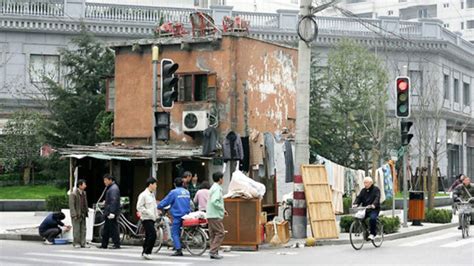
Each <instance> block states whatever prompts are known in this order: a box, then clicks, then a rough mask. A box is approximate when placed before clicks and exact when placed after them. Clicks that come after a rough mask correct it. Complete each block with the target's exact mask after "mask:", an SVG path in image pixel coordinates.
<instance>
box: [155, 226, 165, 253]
mask: <svg viewBox="0 0 474 266" xmlns="http://www.w3.org/2000/svg"><path fill="white" fill-rule="evenodd" d="M155 229H156V241H155V246H154V247H153V250H155V253H158V252H159V251H160V249H161V247H162V246H163V228H161V226H158V227H156V228H155Z"/></svg>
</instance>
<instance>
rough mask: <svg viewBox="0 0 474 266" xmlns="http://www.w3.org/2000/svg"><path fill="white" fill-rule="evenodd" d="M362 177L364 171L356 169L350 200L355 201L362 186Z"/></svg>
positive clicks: (363, 176)
mask: <svg viewBox="0 0 474 266" xmlns="http://www.w3.org/2000/svg"><path fill="white" fill-rule="evenodd" d="M364 178H365V171H364V170H357V171H356V178H355V182H354V191H353V192H352V202H354V201H355V199H356V197H357V195H359V192H360V191H361V190H362V188H363V187H364Z"/></svg>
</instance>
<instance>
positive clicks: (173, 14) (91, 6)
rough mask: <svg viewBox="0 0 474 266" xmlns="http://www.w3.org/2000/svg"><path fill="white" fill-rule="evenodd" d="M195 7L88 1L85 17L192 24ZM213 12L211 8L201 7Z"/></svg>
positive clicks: (205, 10)
mask: <svg viewBox="0 0 474 266" xmlns="http://www.w3.org/2000/svg"><path fill="white" fill-rule="evenodd" d="M196 11H197V9H193V8H172V7H150V6H130V5H116V4H98V3H86V10H85V17H86V18H89V19H96V20H113V21H133V22H145V23H147V22H151V23H158V22H160V20H162V21H173V22H181V23H183V24H190V23H191V22H190V20H189V15H190V14H191V13H192V12H196ZM199 11H201V12H204V13H211V10H210V9H199Z"/></svg>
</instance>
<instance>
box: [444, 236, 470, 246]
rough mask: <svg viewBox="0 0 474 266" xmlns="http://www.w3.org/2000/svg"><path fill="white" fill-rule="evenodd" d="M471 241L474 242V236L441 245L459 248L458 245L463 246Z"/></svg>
mask: <svg viewBox="0 0 474 266" xmlns="http://www.w3.org/2000/svg"><path fill="white" fill-rule="evenodd" d="M471 243H474V238H467V239H462V240H458V241H456V242H451V243H448V244H445V245H442V246H441V247H443V248H457V247H461V246H464V245H467V244H471Z"/></svg>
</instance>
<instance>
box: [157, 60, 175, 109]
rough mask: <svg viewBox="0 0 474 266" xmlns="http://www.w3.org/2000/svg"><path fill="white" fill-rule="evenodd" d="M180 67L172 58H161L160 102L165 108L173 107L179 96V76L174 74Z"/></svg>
mask: <svg viewBox="0 0 474 266" xmlns="http://www.w3.org/2000/svg"><path fill="white" fill-rule="evenodd" d="M178 68H179V65H178V64H176V63H174V62H173V60H171V59H163V60H161V75H160V90H161V93H160V96H161V101H160V102H161V107H163V108H164V109H171V108H173V104H174V101H176V99H177V98H178V90H177V89H176V85H177V84H178V78H177V77H175V74H174V73H175V72H176V70H178Z"/></svg>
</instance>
